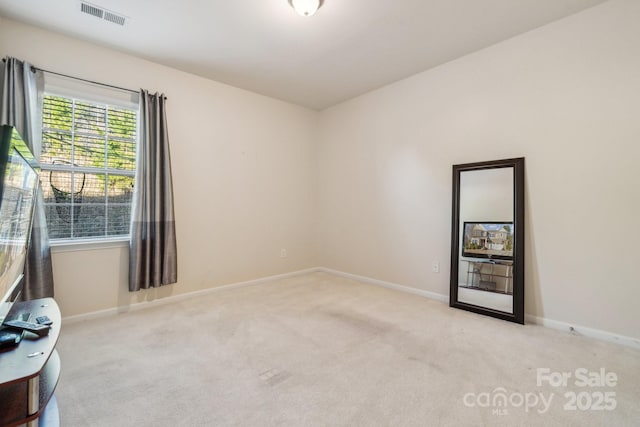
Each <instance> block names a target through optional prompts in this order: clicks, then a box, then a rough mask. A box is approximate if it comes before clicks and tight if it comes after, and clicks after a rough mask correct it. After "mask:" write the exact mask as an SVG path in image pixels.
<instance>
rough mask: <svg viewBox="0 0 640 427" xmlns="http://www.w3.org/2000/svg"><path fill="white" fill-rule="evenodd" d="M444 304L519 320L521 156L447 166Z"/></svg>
mask: <svg viewBox="0 0 640 427" xmlns="http://www.w3.org/2000/svg"><path fill="white" fill-rule="evenodd" d="M451 228H452V231H451V289H450V300H449V305H450V306H451V307H456V308H461V309H463V310H468V311H473V312H475V313H480V314H485V315H488V316H493V317H497V318H500V319H504V320H509V321H512V322H517V323H521V324H524V233H525V230H524V158H515V159H504V160H495V161H486V162H478V163H467V164H461V165H454V166H453V209H452V227H451Z"/></svg>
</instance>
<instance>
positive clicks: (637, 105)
mask: <svg viewBox="0 0 640 427" xmlns="http://www.w3.org/2000/svg"><path fill="white" fill-rule="evenodd" d="M0 20H1V22H0V55H7V54H8V55H12V56H16V57H19V58H23V59H26V60H29V61H31V62H33V63H35V64H36V65H38V66H41V67H43V68H49V69H52V70H55V71H59V72H63V73H69V74H73V75H77V76H82V77H86V78H90V79H94V80H97V81H103V82H109V83H111V84H116V85H122V86H127V87H132V88H137V87H140V86H143V87H145V88H148V89H152V90H161V91H164V92H166V94H167V95H168V97H169V104H168V106H169V119H170V123H169V126H170V136H171V141H172V147H171V148H172V155H173V163H174V180H175V192H176V203H177V209H176V217H177V220H178V224H177V227H178V242H179V248H178V249H179V254H180V255H179V256H180V259H179V269H180V283H179V284H178V285H177V286H170V287H165V288H161V289H159V290H156V291H150V292H142V293H138V294H134V295H131V294H129V293H128V292H127V290H126V274H127V262H126V261H127V250H126V248H123V247H115V248H103V249H92V250H83V251H80V252H77V251H75V252H74V251H64V252H62V251H58V252H56V253H55V254H54V268H55V276H56V283H57V287H56V295H57V299H58V301H59V302H60V304H61V306H62V309H63V313H64V315H65V316H69V315H74V314H78V313H85V312H91V311H95V310H100V309H105V308H112V307H117V306H121V307H122V306H126V305H127V304H129V303H131V302H136V301H140V300H144V299H153V298H156V297H162V296H167V295H171V294H174V293H175V294H178V293H185V292H190V291H194V290H199V289H205V288H208V287H213V286H218V285H221V284H226V283H233V282H237V281H242V280H248V279H254V278H259V277H263V276H268V275H271V274H278V273H283V272H289V271H294V270H299V269H302V268H307V267H311V266H316V265H321V266H325V267H328V268H332V269H337V270H342V271H345V272H349V273H354V274H360V275H364V276H369V277H372V278H375V279H379V280H385V281H389V282H394V283H398V284H401V285H406V286H410V287H414V288H417V289H423V290H427V291H430V292H435V293H439V294H443V295H447V294H448V286H449V274H448V269H449V257H450V253H449V249H450V227H451V217H450V214H451V165H453V164H457V163H465V162H472V161H480V160H491V159H500V158H508V157H517V156H525V157H526V162H527V164H526V168H527V172H526V190H527V197H526V205H527V206H526V214H527V241H526V250H527V264H526V312H527V313H528V314H530V315H535V316H540V317H545V318H548V319H553V320H557V321H562V322H568V323H572V324H576V325H583V326H588V327H591V328H595V329H600V330H604V331H609V332H613V333H617V334H623V335H627V336H631V337H640V336H639V335H638V332H637V331H638V330H640V317H639V316H638V315H637V309H636V307H637V302H638V301H639V300H640V286H638V285H637V284H638V278H639V277H640V276H639V275H638V272H637V269H636V268H635V264H636V256H635V255H636V252H637V250H636V248H635V242H636V241H637V239H636V238H635V237H634V236H633V235H632V231H633V230H635V229H637V226H636V224H637V221H638V219H639V218H640V186H639V185H638V182H640V179H639V178H640V169H638V167H637V163H638V159H639V158H640V144H639V143H638V141H639V140H640V138H639V137H640V120H639V117H640V78H638V76H640V56H638V54H637V53H638V52H640V26H638V25H637V22H640V2H636V1H633V0H621V1H611V2H608V3H605V4H603V5H601V6H598V7H595V8H593V9H589V10H587V11H585V12H583V13H581V14H579V15H576V16H573V17H570V18H568V19H565V20H561V21H558V22H557V23H555V24H552V25H549V26H546V27H543V28H541V29H538V30H535V31H531V32H529V33H527V34H524V35H522V36H519V37H515V38H513V39H511V40H508V41H506V42H503V43H500V44H498V45H495V46H493V47H491V48H488V49H485V50H483V51H480V52H477V53H475V54H472V55H468V56H466V57H463V58H461V59H459V60H456V61H453V62H451V63H448V64H445V65H443V66H441V67H438V68H436V69H433V70H430V71H427V72H424V73H421V74H419V75H416V76H414V77H412V78H409V79H406V80H403V81H400V82H397V83H395V84H392V85H389V86H387V87H384V88H382V89H379V90H377V91H374V92H371V93H369V94H366V95H364V96H361V97H359V98H356V99H354V100H351V101H349V102H346V103H343V104H341V105H339V106H336V107H334V108H331V109H328V110H326V111H324V112H322V113H315V112H312V111H308V110H305V109H302V108H298V107H295V106H292V105H289V104H286V103H283V102H279V101H275V100H272V99H269V98H266V97H262V96H259V95H255V94H252V93H249V92H246V91H242V90H239V89H235V88H232V87H229V86H225V85H222V84H219V83H216V82H212V81H208V80H205V79H201V78H198V77H195V76H192V75H189V74H185V73H181V72H179V71H176V70H173V69H170V68H166V67H163V66H159V65H157V64H153V63H150V62H147V61H144V60H142V59H138V58H135V57H131V56H128V55H124V54H121V53H118V52H116V51H113V50H110V49H106V48H101V47H97V46H95V45H91V44H88V43H84V42H82V41H78V40H74V39H70V38H66V37H62V36H59V35H56V34H53V33H50V32H46V31H42V30H39V29H35V28H33V27H29V26H25V25H22V24H17V23H15V22H12V21H9V20H6V19H2V18H0ZM316 208H317V209H316ZM316 210H317V211H318V214H317V215H316V213H315V212H316ZM280 248H286V249H287V250H288V252H289V257H288V258H286V259H280V258H279V252H280ZM316 251H317V253H315V252H316ZM434 260H435V261H439V262H440V264H441V271H440V273H432V272H431V262H432V261H434Z"/></svg>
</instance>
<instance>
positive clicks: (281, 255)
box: [280, 249, 287, 258]
mask: <svg viewBox="0 0 640 427" xmlns="http://www.w3.org/2000/svg"><path fill="white" fill-rule="evenodd" d="M286 257H287V250H286V249H280V258H286Z"/></svg>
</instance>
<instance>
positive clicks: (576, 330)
mask: <svg viewBox="0 0 640 427" xmlns="http://www.w3.org/2000/svg"><path fill="white" fill-rule="evenodd" d="M525 320H526V321H527V323H533V324H535V325H540V326H544V327H545V328H550V329H556V330H559V331H564V332H568V333H571V334H577V335H582V336H585V337H589V338H595V339H598V340H601V341H608V342H612V343H615V344H620V345H623V346H625V347H630V348H633V349H636V350H640V339H638V338H633V337H627V336H624V335H618V334H614V333H612V332H607V331H602V330H600V329H593V328H588V327H586V326H580V325H575V324H571V323H566V322H560V321H558V320H553V319H547V318H544V317H537V316H534V315H532V314H527V315H525Z"/></svg>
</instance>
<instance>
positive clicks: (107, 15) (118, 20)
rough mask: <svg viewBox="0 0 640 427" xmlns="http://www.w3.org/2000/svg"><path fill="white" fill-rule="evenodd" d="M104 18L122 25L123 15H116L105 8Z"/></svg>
mask: <svg viewBox="0 0 640 427" xmlns="http://www.w3.org/2000/svg"><path fill="white" fill-rule="evenodd" d="M104 20H105V21H109V22H113V23H114V24H118V25H124V16H120V15H116V14H115V13H111V12H109V11H106V10H105V11H104Z"/></svg>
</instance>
